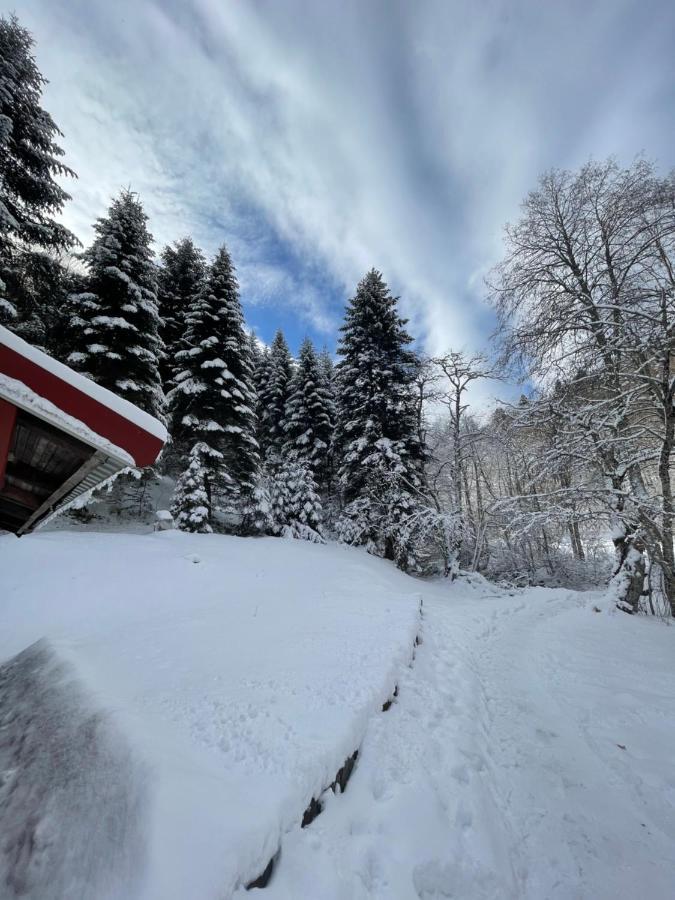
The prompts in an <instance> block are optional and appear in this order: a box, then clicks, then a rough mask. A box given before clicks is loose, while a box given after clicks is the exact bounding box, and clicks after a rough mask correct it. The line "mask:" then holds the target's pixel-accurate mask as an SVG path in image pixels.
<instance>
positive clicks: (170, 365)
mask: <svg viewBox="0 0 675 900" xmlns="http://www.w3.org/2000/svg"><path fill="white" fill-rule="evenodd" d="M161 259H162V262H161V265H160V267H159V275H158V279H157V296H158V300H159V315H160V318H161V328H160V336H161V338H162V341H163V342H164V355H163V357H162V359H161V362H160V373H161V376H162V384H163V386H164V390H165V392H166V393H168V392H169V390H170V388H171V387H173V376H174V369H175V367H176V354H177V353H178V352H179V351H180V350H182V349H184V348H183V335H184V333H185V327H186V326H185V317H186V315H187V312H188V309H189V307H190V305H191V303H192V301H193V300H194V298H195V296H196V294H198V293H199V291H200V290H201V288H202V285H203V282H204V279H205V277H206V260H205V259H204V254H203V253H202V251H201V250H200V249H199V247H195V245H194V243H193V242H192V238H189V237H186V238H183V239H182V240H181V241H175V242H174V244H173V245H169V246H166V247H165V248H164V250H163V251H162V257H161Z"/></svg>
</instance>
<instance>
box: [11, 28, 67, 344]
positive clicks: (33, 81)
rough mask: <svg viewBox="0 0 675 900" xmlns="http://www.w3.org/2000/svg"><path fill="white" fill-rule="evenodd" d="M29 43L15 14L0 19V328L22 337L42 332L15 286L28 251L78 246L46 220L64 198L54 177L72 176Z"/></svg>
mask: <svg viewBox="0 0 675 900" xmlns="http://www.w3.org/2000/svg"><path fill="white" fill-rule="evenodd" d="M33 44H34V41H33V37H32V35H31V34H30V32H29V31H27V29H25V28H23V27H22V26H21V25H20V24H19V22H18V20H17V18H16V16H10V17H9V18H6V17H4V16H2V17H0V323H2V324H5V325H8V326H9V327H10V328H13V329H15V330H17V331H20V330H21V328H20V326H21V324H22V322H24V321H27V320H30V324H29V331H33V332H35V331H37V333H43V332H44V323H41V322H39V321H36V317H38V318H39V316H38V313H39V310H38V308H37V307H36V306H35V305H31V308H30V309H28V310H27V309H24V303H23V302H22V301H23V295H22V293H21V291H19V290H18V284H17V282H20V281H21V278H22V272H23V269H24V264H25V255H26V254H27V253H31V252H34V251H35V250H36V249H40V250H42V251H59V250H65V249H68V248H70V247H73V246H74V245H75V244H77V239H76V238H75V236H74V235H73V234H72V233H71V232H70V231H68V229H67V228H65V227H64V226H63V225H61V224H59V223H58V222H56V221H55V220H54V218H53V217H54V216H55V215H58V213H60V212H61V210H62V209H63V206H64V204H65V202H66V200H69V199H70V198H69V196H68V194H67V193H66V192H65V191H64V190H63V188H62V187H61V186H60V185H59V184H58V183H57V182H56V181H55V177H56V176H59V175H61V176H63V175H70V176H73V177H74V176H75V173H74V172H73V171H72V170H71V169H69V168H68V167H67V166H65V165H64V164H63V163H62V162H61V157H62V156H63V150H62V149H61V147H59V145H58V144H57V143H56V138H58V137H59V136H61V132H60V131H59V129H58V127H57V126H56V124H55V122H54V120H53V119H52V117H51V116H50V115H49V113H48V112H47V111H46V110H45V109H43V108H42V106H41V99H42V90H43V88H44V85H45V84H46V79H45V78H44V77H43V76H42V75H41V73H40V71H39V69H38V67H37V65H36V62H35V57H34V56H33V52H32V51H33ZM24 336H26V337H30V336H31V335H30V333H25V335H24Z"/></svg>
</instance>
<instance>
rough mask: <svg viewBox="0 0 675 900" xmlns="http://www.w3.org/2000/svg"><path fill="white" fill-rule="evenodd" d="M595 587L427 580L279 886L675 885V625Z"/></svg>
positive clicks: (459, 893)
mask: <svg viewBox="0 0 675 900" xmlns="http://www.w3.org/2000/svg"><path fill="white" fill-rule="evenodd" d="M595 599H597V598H594V597H593V595H589V594H586V595H583V594H576V593H572V592H568V591H562V590H558V591H550V590H532V591H527V592H525V593H523V594H522V595H516V596H513V597H512V596H508V595H505V594H504V593H503V592H498V591H496V590H495V589H493V588H491V587H490V586H489V585H487V584H485V583H484V582H483V583H481V582H480V580H478V581H477V584H476V585H469V584H466V583H464V584H461V583H460V584H458V585H456V586H455V587H453V588H451V589H450V590H449V591H448V590H445V589H444V590H443V591H440V590H438V589H433V588H432V589H430V590H429V589H428V590H426V591H425V592H424V610H425V620H424V631H423V634H424V644H423V645H422V646H421V647H420V648H418V652H417V660H416V663H415V665H414V667H413V668H412V669H410V670H409V671H408V672H407V673H406V674H405V676H404V677H403V678H402V680H401V682H400V685H399V697H398V701H397V702H396V703H395V704H394V706H393V707H392V709H391V710H390V711H389V712H388V713H386V714H383V715H381V716H377V717H375V718H374V719H373V720H372V722H371V725H370V727H369V729H368V732H367V734H366V737H365V740H364V742H363V745H362V748H361V752H360V756H359V763H358V765H357V767H356V770H355V773H354V775H353V776H352V780H351V782H350V784H349V786H348V789H347V792H346V793H345V795H344V796H342V797H336V798H333V797H332V795H330V794H329V795H328V796H327V798H326V800H327V804H326V809H325V811H324V813H323V814H322V815H321V816H320V817H319V818H318V819H317V820H316V821H315V822H314V823H313V824H312V825H311V826H310V827H309V828H307V829H304V830H300V829H298V828H296V829H294V830H293V831H292V832H291V833H290V834H288V835H287V836H286V838H285V840H284V842H283V844H282V853H281V859H280V863H279V866H278V868H277V871H276V873H275V875H274V876H273V878H272V881H271V883H270V885H269V886H268V888H267V889H266V898H268V900H291V898H293V900H296V898H298V897H317V898H321V900H360V898H382V900H385V898H386V900H409V898H410V900H416V898H420V900H431V898H446V897H453V898H458V900H474V898H475V900H486V898H494V900H498V898H499V900H502V898H504V900H505V898H518V900H520V898H528V900H530V898H531V900H545V898H556V900H563V898H564V900H572V898H578V900H582V898H583V900H604V898H607V900H610V898H611V900H617V898H626V900H633V898H636V897H641V896H644V897H649V898H650V900H669V898H672V897H673V896H675V851H674V848H675V761H674V756H675V753H674V751H675V740H674V736H675V723H674V722H673V710H674V709H675V704H674V701H675V658H674V657H675V654H674V651H675V644H674V640H675V632H674V631H673V629H672V628H667V627H665V626H663V625H662V624H661V623H658V622H653V621H646V620H644V619H638V620H633V619H630V618H629V617H627V616H618V617H613V616H608V615H598V614H596V613H594V612H593V611H592V603H593V601H594V600H595ZM619 745H621V746H619ZM622 747H625V749H622Z"/></svg>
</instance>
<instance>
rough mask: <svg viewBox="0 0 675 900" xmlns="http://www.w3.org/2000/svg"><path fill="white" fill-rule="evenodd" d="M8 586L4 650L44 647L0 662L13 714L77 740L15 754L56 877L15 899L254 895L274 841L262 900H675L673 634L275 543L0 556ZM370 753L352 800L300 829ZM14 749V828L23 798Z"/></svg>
mask: <svg viewBox="0 0 675 900" xmlns="http://www.w3.org/2000/svg"><path fill="white" fill-rule="evenodd" d="M196 559H198V560H199V561H196ZM0 571H1V572H2V587H3V594H2V612H1V616H2V619H1V620H0V660H4V659H7V658H8V657H11V656H14V655H15V654H16V653H18V652H19V651H21V650H23V649H24V648H25V647H26V646H27V645H29V644H31V643H32V642H33V641H35V640H37V639H38V638H41V637H43V636H46V637H47V639H48V643H47V644H42V645H38V647H36V648H34V649H33V650H32V651H31V653H30V654H28V655H27V656H24V657H23V658H19V661H18V662H17V663H15V665H14V668H13V669H12V670H11V671H10V672H9V673H8V671H7V668H5V669H4V670H0V717H1V719H2V720H1V721H0V724H2V725H3V726H4V728H5V729H7V730H6V731H5V732H4V733H5V734H6V733H7V732H9V733H10V734H11V733H12V728H14V731H16V728H17V724H16V722H17V720H20V722H21V727H22V728H24V729H25V730H27V732H28V734H29V741H28V743H29V744H30V735H31V734H34V733H37V734H38V735H42V736H43V737H44V738H49V737H50V736H51V734H52V733H53V732H56V733H57V734H58V736H59V741H60V742H61V744H65V745H66V746H67V747H71V748H72V747H75V748H78V752H76V753H75V754H73V753H72V752H71V753H70V754H69V753H68V752H65V753H64V751H63V750H62V751H61V753H60V755H57V756H55V757H53V760H55V764H54V766H53V769H52V770H51V771H50V770H49V769H47V770H46V771H45V770H44V769H42V770H41V769H40V766H37V768H36V762H35V756H34V755H31V753H28V754H26V753H24V756H26V755H27V756H28V759H29V763H28V765H27V769H28V771H29V772H30V773H31V774H30V777H29V778H28V779H26V778H25V777H24V782H25V781H29V782H30V783H29V785H28V787H27V788H26V785H25V784H24V788H25V790H24V794H25V793H28V795H29V796H28V800H29V801H31V802H32V801H34V800H37V802H36V803H35V804H34V805H35V807H36V809H39V810H40V811H41V812H40V814H39V815H38V816H37V817H36V819H35V820H34V821H33V822H32V824H31V828H32V833H33V834H32V838H31V844H30V845H31V847H32V848H37V852H34V857H35V859H34V871H33V870H31V867H30V864H29V862H26V865H25V866H24V869H25V870H26V871H27V872H28V875H31V874H32V875H34V876H35V879H37V878H39V877H40V876H42V878H43V880H42V884H43V885H52V886H54V889H53V890H52V892H51V893H49V892H45V893H37V892H35V891H34V892H33V893H32V894H31V893H28V894H25V896H30V897H40V898H41V900H42V898H44V900H46V898H48V897H57V896H58V897H66V896H67V897H68V898H69V900H70V898H78V897H87V898H92V897H94V898H98V897H110V898H113V897H114V898H121V897H125V898H130V900H131V898H133V897H138V896H141V897H144V898H152V900H155V898H157V900H159V898H160V897H161V898H174V897H175V898H179V897H180V898H188V897H189V898H195V900H201V898H204V900H210V898H214V900H215V898H219V900H220V898H225V897H228V896H231V895H232V893H233V891H234V892H235V893H236V895H237V897H238V898H239V897H241V898H243V897H244V896H254V895H256V894H255V892H253V893H251V894H247V893H245V892H244V890H243V888H242V887H241V885H242V884H243V883H245V882H246V881H247V880H248V879H249V878H251V877H254V876H255V875H257V874H258V873H259V872H260V871H261V868H262V867H263V866H264V864H265V863H266V862H267V860H268V859H269V858H270V857H271V856H272V854H274V853H275V852H276V850H277V849H278V847H279V846H280V847H281V853H280V856H279V858H278V861H277V863H276V865H275V869H274V873H273V876H272V879H271V881H270V883H269V885H268V886H267V887H266V888H264V889H262V894H261V895H260V896H263V897H267V898H269V900H282V898H283V900H302V898H311V900H359V898H371V897H372V898H382V900H385V898H386V900H408V898H410V900H431V898H446V897H453V898H458V900H463V898H464V900H474V898H476V900H478V898H482V900H484V898H495V900H497V898H499V900H501V898H528V900H545V898H560V900H563V898H564V900H572V898H579V900H581V898H583V900H586V898H588V900H604V898H607V900H610V898H612V900H621V898H626V900H632V898H637V897H649V898H650V900H652V898H653V900H669V898H672V897H673V896H675V851H674V850H673V848H674V847H675V714H674V710H675V630H674V629H673V628H671V627H667V626H666V625H664V624H663V623H661V622H659V621H655V620H647V619H641V618H638V619H633V618H630V617H628V616H623V615H610V614H607V613H606V612H602V613H597V612H595V611H594V606H595V605H596V603H598V597H597V596H594V595H593V594H580V593H574V592H570V591H564V590H545V589H537V590H530V591H524V592H522V593H515V594H514V593H511V594H509V593H508V592H505V591H501V590H498V589H496V588H494V587H492V586H491V585H489V584H487V583H486V582H484V581H483V580H482V579H480V578H475V579H472V581H468V580H466V579H460V580H459V581H458V582H457V583H455V584H454V585H452V586H450V585H448V584H439V583H435V584H429V583H424V582H420V581H415V580H413V579H410V578H407V577H406V576H403V575H401V574H400V573H398V572H396V571H395V570H394V569H393V567H391V566H390V565H389V564H387V563H385V562H383V561H381V560H376V559H373V558H371V557H368V556H367V555H365V554H364V553H361V552H358V551H351V550H348V549H345V548H338V547H332V546H328V547H317V546H313V545H309V544H304V543H301V542H287V541H281V540H274V539H269V540H237V539H234V538H223V537H217V536H188V535H180V534H176V533H162V534H157V535H146V536H139V535H114V534H106V535H103V534H87V533H68V532H58V533H56V532H55V533H42V534H37V535H34V536H29V537H27V538H23V539H21V541H16V540H15V539H12V538H1V539H0ZM420 595H421V596H422V598H423V602H424V605H423V620H422V624H421V634H422V637H423V643H422V645H421V646H420V647H418V648H417V650H416V658H415V662H414V664H413V666H412V667H410V666H409V662H410V653H411V646H412V642H413V639H414V637H415V635H416V634H417V633H418V631H419V630H420V626H419V621H418V608H419V607H418V604H419V597H420ZM394 684H397V685H398V688H399V691H398V697H397V699H396V701H395V702H394V704H393V705H392V706H391V708H390V709H389V710H388V711H387V712H382V711H381V707H382V703H383V701H384V700H385V699H386V698H387V697H388V696H389V695H390V694H391V691H392V688H393V686H394ZM22 685H24V686H26V685H27V687H25V689H24V691H23V694H22V693H21V686H22ZM36 697H39V698H41V701H40V703H41V706H40V704H38V706H39V708H38V709H37V712H35V711H34V710H33V706H34V704H35V698H36ZM8 700H9V703H8ZM3 701H4V706H3ZM8 705H11V709H9V710H8V709H7V706H8ZM64 708H65V709H66V710H67V712H68V715H67V716H64V715H60V716H59V715H57V710H59V709H60V710H63V709H64ZM26 709H29V710H31V713H32V715H29V714H28V713H25V710H26ZM21 710H24V714H23V718H22V715H21ZM66 719H67V721H65V720H66ZM54 721H56V726H57V727H56V728H54V726H53V723H54ZM13 723H14V724H13ZM36 723H37V724H36ZM50 723H51V724H50ZM92 723H94V724H92ZM48 726H49V728H48ZM47 728H48V730H47V731H45V729H47ZM0 734H3V732H2V731H0ZM83 734H85V735H87V736H88V738H87V741H85V746H86V747H87V748H88V752H87V754H86V758H85V759H83V761H82V765H81V770H80V771H79V772H77V777H76V776H75V775H73V776H72V777H71V778H70V781H69V780H68V779H67V778H66V779H64V778H61V777H60V774H62V773H64V772H65V773H68V772H73V771H74V770H77V765H76V763H77V761H78V759H79V758H80V756H81V753H80V751H79V748H80V747H81V746H82V739H83V738H82V736H83ZM91 734H93V735H94V737H93V738H92V737H91ZM38 743H39V741H38ZM46 743H47V744H49V739H47V740H46ZM357 746H358V747H359V757H358V761H357V765H356V767H355V770H354V774H353V776H352V778H351V781H350V782H349V785H348V787H347V790H346V792H345V793H344V794H343V795H335V796H334V795H333V794H332V792H328V793H327V794H326V795H324V797H323V800H324V804H325V808H324V811H323V813H322V814H321V815H320V816H319V817H318V818H317V819H315V821H314V822H313V823H312V824H311V825H309V826H308V827H307V828H305V829H301V828H300V827H299V823H300V820H301V817H302V811H303V809H304V808H305V807H306V806H307V803H308V800H309V799H310V798H311V797H312V796H315V795H316V793H317V791H318V790H319V788H320V787H321V786H323V785H326V784H328V783H329V782H330V781H331V780H332V778H333V777H334V775H335V773H336V771H337V769H338V768H339V767H340V765H341V764H342V762H343V761H344V760H345V758H346V757H347V756H348V755H349V754H350V753H351V752H352V750H353V749H355V748H356V747H357ZM99 747H102V748H104V752H103V751H99V749H98V748H99ZM7 748H8V741H7V739H6V738H2V737H0V769H2V768H4V769H5V773H4V776H3V779H4V783H3V784H1V785H0V817H2V815H3V814H4V815H5V816H6V815H7V811H8V810H11V809H14V810H15V811H16V809H21V808H22V807H21V806H20V805H19V803H18V800H17V799H16V797H17V796H18V797H19V800H21V799H22V795H21V790H20V788H18V787H17V786H16V780H17V775H16V772H12V771H9V773H8V771H7V770H8V769H10V770H11V769H12V767H11V766H8V765H7V760H6V756H7V752H8V750H7ZM15 751H16V745H15ZM3 753H4V754H5V757H3V756H2V754H3ZM18 758H19V759H21V758H22V757H21V754H19V755H18ZM3 759H4V762H3ZM31 767H32V768H31ZM83 772H84V774H83ZM57 773H60V774H57ZM87 773H89V774H88V775H87ZM24 775H25V772H24ZM64 781H66V782H68V783H67V784H63V782H64ZM35 785H37V788H36V787H35ZM45 786H47V787H49V788H50V790H51V793H49V792H47V794H43V793H41V791H43V789H44V787H45ZM69 791H70V793H69ZM8 797H9V801H8V799H7V798H8ZM13 797H14V800H12V798H13ZM63 798H66V799H67V800H68V801H69V803H68V804H64V802H63ZM59 800H61V802H59ZM12 802H13V803H14V806H13V807H12V806H11V803H12ZM22 802H24V803H25V802H26V798H25V797H23V800H22ZM92 810H93V812H92ZM102 810H107V813H108V814H107V816H106V815H105V814H104V813H103V812H102ZM83 822H84V825H83ZM69 823H71V824H70V825H69ZM0 824H1V825H2V826H3V828H4V826H6V820H5V821H4V822H3V823H0ZM64 827H65V828H66V835H65V838H64V837H63V835H62V833H61V832H60V831H59V828H64ZM6 833H7V832H6V831H5V830H3V831H2V834H3V836H4V834H6ZM85 833H88V834H89V835H90V839H89V840H87V841H85V840H83V839H82V835H83V834H85ZM69 836H73V837H74V841H75V842H74V844H73V841H72V840H71V841H69V840H68V838H69ZM106 838H107V839H108V842H109V845H110V850H109V853H108V854H107V857H106V856H105V855H104V854H103V855H102V851H101V848H102V846H104V845H105V840H106ZM59 840H60V841H61V844H59ZM64 841H65V844H66V845H67V846H68V847H69V853H68V854H66V858H65V860H61V856H59V854H58V853H57V854H56V857H57V858H58V860H59V861H60V862H63V865H64V866H66V868H67V869H68V867H69V869H68V870H69V871H71V872H72V873H74V874H73V880H72V885H71V891H70V892H69V893H64V892H63V891H61V893H58V890H60V889H61V888H60V887H59V885H63V883H64V881H63V879H61V880H60V881H59V879H56V878H54V873H53V872H51V873H50V872H49V867H50V866H52V867H53V866H54V865H55V863H54V856H55V852H54V848H55V847H56V848H60V847H61V846H62V845H63V844H64ZM78 841H79V843H78ZM1 846H2V848H3V850H4V853H5V856H4V858H3V862H2V865H4V866H5V867H6V866H7V859H8V858H9V855H10V854H9V851H8V849H7V848H8V846H9V842H8V841H7V840H4V842H3V844H2V845H1ZM87 848H90V850H89V854H88V855H87V852H88V851H87ZM13 852H14V856H15V857H17V856H20V855H21V854H20V853H19V852H18V850H17V848H16V845H15V846H14V850H13ZM111 854H112V856H111ZM23 855H24V856H26V851H25V848H24V850H23ZM102 856H103V863H101V857H102ZM83 857H84V858H85V859H86V863H87V864H86V865H82V864H81V860H82V858H83ZM111 859H112V860H113V861H115V862H116V864H115V865H113V864H112V863H111ZM78 860H79V861H80V865H79V868H78ZM62 868H63V867H62ZM22 871H23V870H22ZM92 873H94V874H92ZM24 874H25V873H24ZM141 876H142V877H141ZM64 877H65V876H64ZM87 877H89V879H90V884H91V879H92V878H94V877H95V878H97V879H98V881H97V882H96V888H95V890H92V889H91V887H90V888H89V892H88V893H87V891H86V889H85V888H84V887H82V885H84V884H86V879H87ZM35 883H37V881H36V882H35ZM237 885H239V888H238V889H237ZM50 890H51V888H50ZM5 895H6V896H8V897H10V896H14V894H13V893H11V892H10V893H6V894H5ZM5 895H2V894H0V896H5Z"/></svg>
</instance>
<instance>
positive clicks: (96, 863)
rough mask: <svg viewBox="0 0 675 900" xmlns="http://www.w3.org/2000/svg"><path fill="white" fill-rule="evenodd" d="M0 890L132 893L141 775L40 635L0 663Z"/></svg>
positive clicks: (108, 720) (138, 860)
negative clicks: (0, 835) (1, 876)
mask: <svg viewBox="0 0 675 900" xmlns="http://www.w3.org/2000/svg"><path fill="white" fill-rule="evenodd" d="M0 773H1V776H0V823H1V832H2V841H1V842H0V869H1V870H2V875H3V878H2V883H1V885H0V894H1V895H2V896H3V897H11V896H21V897H25V898H27V900H49V898H52V897H66V896H70V897H85V896H86V897H96V898H99V900H106V898H117V897H122V896H134V895H135V894H136V893H137V890H138V881H139V876H140V873H141V871H142V868H143V867H142V859H143V856H144V846H145V839H144V833H143V825H144V821H143V819H144V816H143V812H144V810H145V808H146V807H147V793H148V792H147V777H146V775H147V773H146V772H145V770H144V767H143V765H142V764H141V763H140V761H139V760H138V758H137V757H135V756H134V754H133V753H132V752H131V750H130V747H129V745H128V743H127V741H126V740H125V739H124V737H123V735H122V733H121V730H120V729H119V728H118V726H117V723H116V722H115V721H114V717H113V716H112V715H111V714H110V713H104V712H102V711H101V710H100V709H97V708H96V706H95V704H94V703H93V702H92V698H91V697H89V696H88V695H87V693H86V691H85V690H84V689H83V687H82V685H81V683H80V681H79V679H78V677H77V675H76V672H75V670H74V668H73V667H72V666H71V665H70V664H69V663H68V662H66V661H65V660H64V659H63V658H62V657H61V656H60V655H59V653H58V651H57V650H55V648H54V647H53V646H52V645H50V644H49V643H48V642H47V641H38V642H37V643H35V644H32V645H31V646H30V647H28V648H27V649H26V650H24V651H23V652H22V653H19V654H18V655H17V656H15V657H14V658H13V659H12V660H10V661H9V662H7V663H5V665H3V666H2V667H0Z"/></svg>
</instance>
